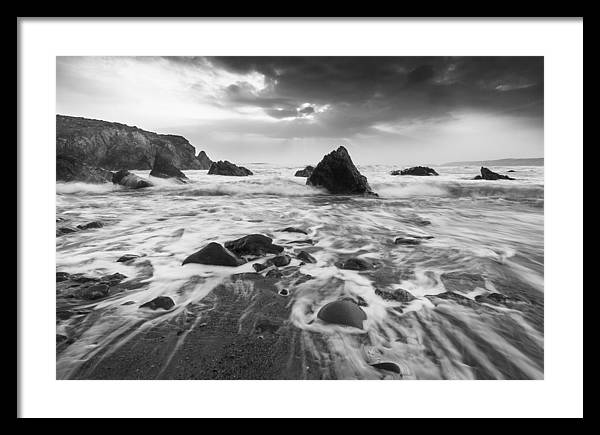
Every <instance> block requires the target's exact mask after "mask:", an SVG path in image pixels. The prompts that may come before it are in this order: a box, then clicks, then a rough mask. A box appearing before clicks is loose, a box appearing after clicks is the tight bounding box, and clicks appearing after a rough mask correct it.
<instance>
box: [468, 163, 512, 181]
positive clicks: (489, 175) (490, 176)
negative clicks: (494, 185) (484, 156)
mask: <svg viewBox="0 0 600 435" xmlns="http://www.w3.org/2000/svg"><path fill="white" fill-rule="evenodd" d="M473 180H514V178H511V177H509V176H508V175H501V174H497V173H496V172H493V171H490V170H489V169H488V168H484V167H483V166H482V167H481V175H477V176H476V177H475V178H473Z"/></svg>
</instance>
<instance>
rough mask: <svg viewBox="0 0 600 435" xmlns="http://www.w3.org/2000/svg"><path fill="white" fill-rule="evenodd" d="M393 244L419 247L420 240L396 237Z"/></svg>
mask: <svg viewBox="0 0 600 435" xmlns="http://www.w3.org/2000/svg"><path fill="white" fill-rule="evenodd" d="M394 244H396V245H419V244H421V240H419V239H415V238H413V237H397V238H396V239H395V240H394Z"/></svg>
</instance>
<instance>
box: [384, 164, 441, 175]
mask: <svg viewBox="0 0 600 435" xmlns="http://www.w3.org/2000/svg"><path fill="white" fill-rule="evenodd" d="M390 174H391V175H418V176H430V175H439V174H438V173H437V172H436V171H435V170H434V169H431V168H428V167H427V166H414V167H412V168H407V169H402V170H401V171H392V172H390Z"/></svg>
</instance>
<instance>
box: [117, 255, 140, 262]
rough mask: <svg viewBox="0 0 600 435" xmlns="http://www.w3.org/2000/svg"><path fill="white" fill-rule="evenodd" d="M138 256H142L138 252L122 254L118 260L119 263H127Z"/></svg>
mask: <svg viewBox="0 0 600 435" xmlns="http://www.w3.org/2000/svg"><path fill="white" fill-rule="evenodd" d="M136 258H140V256H139V255H136V254H125V255H121V256H120V257H119V259H118V260H117V263H127V262H128V261H131V260H135V259H136Z"/></svg>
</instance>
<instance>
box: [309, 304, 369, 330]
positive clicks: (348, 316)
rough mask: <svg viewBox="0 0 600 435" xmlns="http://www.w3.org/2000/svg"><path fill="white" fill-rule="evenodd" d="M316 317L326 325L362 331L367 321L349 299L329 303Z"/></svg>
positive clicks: (365, 316) (363, 313) (363, 314)
mask: <svg viewBox="0 0 600 435" xmlns="http://www.w3.org/2000/svg"><path fill="white" fill-rule="evenodd" d="M317 317H318V318H319V319H321V320H323V321H324V322H327V323H335V324H337V325H345V326H353V327H355V328H359V329H362V328H363V322H364V321H365V320H366V319H367V315H366V314H365V312H364V311H363V310H362V308H360V307H359V306H358V304H357V303H356V302H354V301H352V300H350V299H342V300H339V301H335V302H331V303H329V304H327V305H325V306H324V307H323V308H321V309H320V310H319V313H318V314H317Z"/></svg>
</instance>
